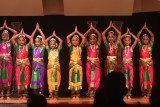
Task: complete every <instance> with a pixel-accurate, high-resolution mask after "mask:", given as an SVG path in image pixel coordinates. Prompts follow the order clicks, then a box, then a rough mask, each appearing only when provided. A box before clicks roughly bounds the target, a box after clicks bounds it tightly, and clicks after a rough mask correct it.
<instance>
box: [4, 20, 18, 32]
mask: <svg viewBox="0 0 160 107" xmlns="http://www.w3.org/2000/svg"><path fill="white" fill-rule="evenodd" d="M3 26H4V27H5V28H6V29H7V30H9V31H11V32H12V33H13V35H16V34H17V31H15V30H14V29H12V28H10V27H8V26H7V23H6V20H5V21H4V25H3Z"/></svg>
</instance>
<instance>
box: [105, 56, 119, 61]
mask: <svg viewBox="0 0 160 107" xmlns="http://www.w3.org/2000/svg"><path fill="white" fill-rule="evenodd" d="M116 59H117V56H107V61H113V60H116Z"/></svg>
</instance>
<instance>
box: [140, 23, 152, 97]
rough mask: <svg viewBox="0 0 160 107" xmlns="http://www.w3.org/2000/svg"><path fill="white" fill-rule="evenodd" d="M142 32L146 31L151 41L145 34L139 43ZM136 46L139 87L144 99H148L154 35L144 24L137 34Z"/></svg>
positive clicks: (150, 84)
mask: <svg viewBox="0 0 160 107" xmlns="http://www.w3.org/2000/svg"><path fill="white" fill-rule="evenodd" d="M143 30H147V31H148V33H149V34H150V36H151V41H150V39H149V36H148V35H147V34H144V35H143V37H142V42H141V41H140V38H139V37H140V35H141V33H142V31H143ZM137 38H138V41H139V42H138V45H139V50H140V61H139V66H140V67H139V76H140V87H141V91H142V95H143V96H144V98H149V96H150V95H151V90H152V85H153V60H152V48H153V43H154V34H153V33H152V32H151V31H150V30H149V29H148V28H147V26H146V23H145V24H144V26H143V28H142V29H141V30H140V31H139V33H138V34H137Z"/></svg>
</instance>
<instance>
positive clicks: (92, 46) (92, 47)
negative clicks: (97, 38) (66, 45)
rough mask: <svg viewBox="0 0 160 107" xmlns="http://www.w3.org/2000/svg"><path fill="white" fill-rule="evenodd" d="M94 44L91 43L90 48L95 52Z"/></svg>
mask: <svg viewBox="0 0 160 107" xmlns="http://www.w3.org/2000/svg"><path fill="white" fill-rule="evenodd" d="M95 47H96V46H95V44H94V45H91V50H92V52H95Z"/></svg>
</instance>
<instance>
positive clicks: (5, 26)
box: [3, 20, 7, 28]
mask: <svg viewBox="0 0 160 107" xmlns="http://www.w3.org/2000/svg"><path fill="white" fill-rule="evenodd" d="M3 27H4V28H7V22H6V20H4V24H3Z"/></svg>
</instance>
